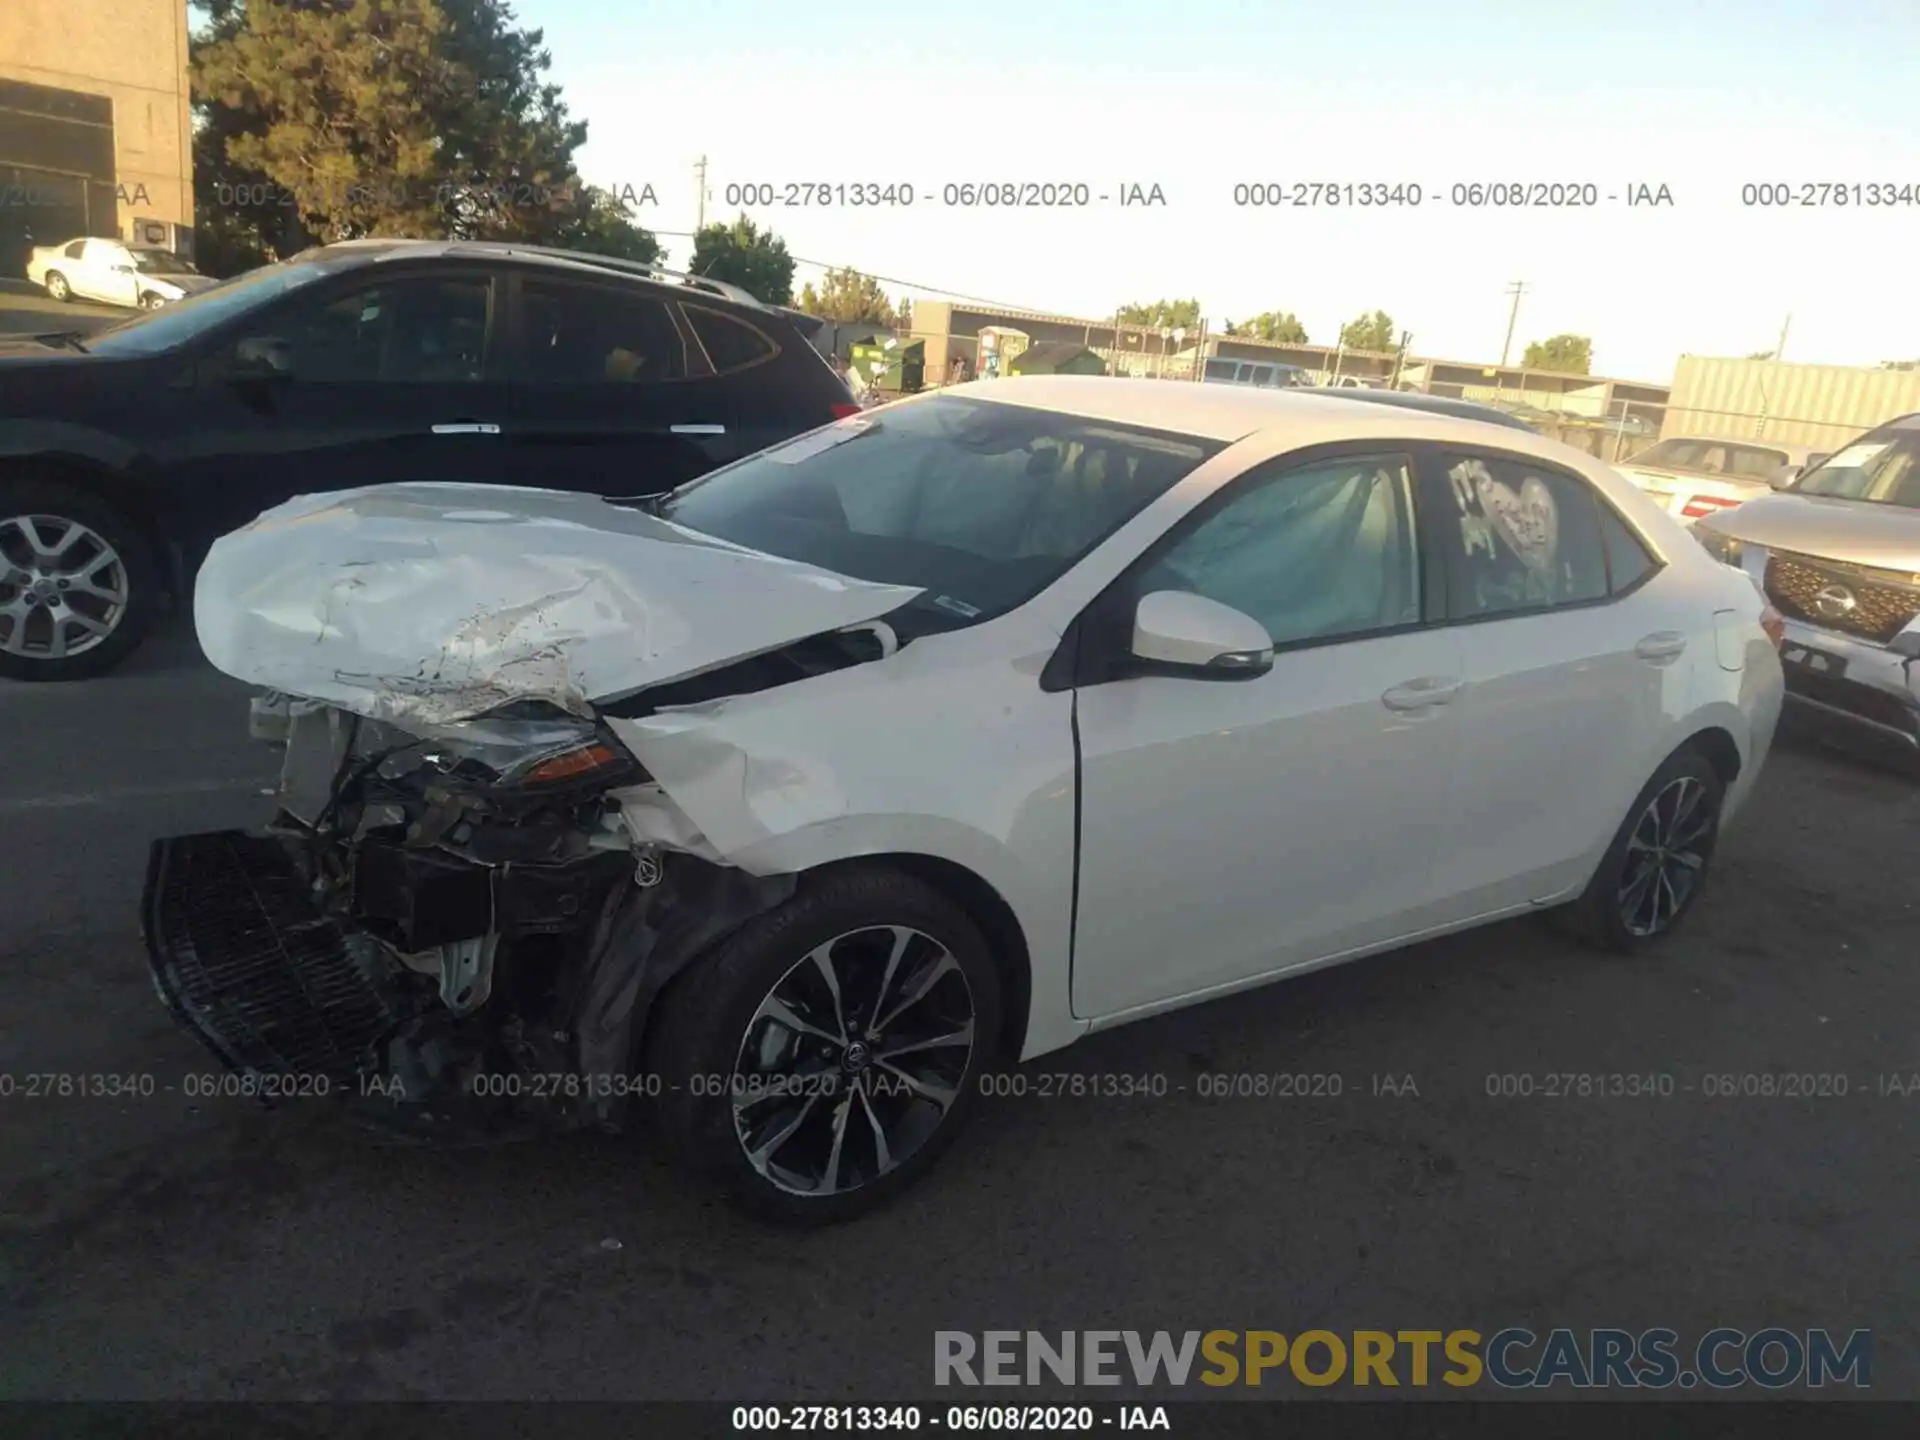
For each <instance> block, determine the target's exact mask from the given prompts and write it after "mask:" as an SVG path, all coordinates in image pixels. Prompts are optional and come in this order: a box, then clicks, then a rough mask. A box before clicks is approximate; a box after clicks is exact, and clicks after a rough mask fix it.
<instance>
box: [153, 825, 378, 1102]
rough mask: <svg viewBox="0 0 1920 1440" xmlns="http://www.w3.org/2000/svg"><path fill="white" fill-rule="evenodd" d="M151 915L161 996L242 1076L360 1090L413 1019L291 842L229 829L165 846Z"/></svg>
mask: <svg viewBox="0 0 1920 1440" xmlns="http://www.w3.org/2000/svg"><path fill="white" fill-rule="evenodd" d="M142 918H143V922H144V929H145V931H146V942H147V964H148V966H149V967H150V968H151V970H152V972H153V982H154V988H155V989H156V990H158V991H159V994H160V998H161V999H162V1000H163V1001H164V1002H165V1003H166V1005H167V1008H168V1009H169V1010H171V1011H172V1012H173V1014H174V1015H175V1017H176V1018H177V1019H178V1020H179V1021H180V1022H181V1023H182V1024H183V1025H185V1026H186V1027H187V1028H188V1029H189V1030H191V1031H192V1032H193V1033H194V1034H195V1035H197V1036H198V1037H199V1038H200V1040H201V1041H202V1042H203V1043H204V1044H205V1045H206V1046H207V1048H208V1049H210V1050H211V1051H212V1052H213V1053H214V1054H215V1055H216V1056H217V1057H219V1059H220V1061H221V1062H222V1063H223V1064H225V1065H227V1066H228V1067H230V1068H231V1069H233V1070H236V1071H239V1072H240V1073H242V1074H247V1075H256V1076H273V1077H299V1078H301V1079H303V1080H308V1079H311V1078H312V1077H317V1076H323V1075H324V1076H325V1077H327V1080H328V1081H329V1082H331V1084H332V1086H333V1087H334V1088H336V1089H337V1090H342V1091H344V1090H348V1089H349V1088H350V1087H352V1086H353V1085H354V1084H355V1083H356V1082H357V1081H358V1080H359V1079H360V1078H361V1077H363V1076H365V1075H367V1074H369V1073H372V1072H373V1071H374V1070H375V1068H376V1065H377V1061H376V1054H377V1051H378V1047H379V1045H380V1042H381V1041H382V1040H383V1039H384V1038H385V1037H386V1036H388V1035H389V1034H390V1033H391V1032H392V1031H393V1030H394V1029H395V1028H396V1027H397V1026H398V1025H399V1024H400V1023H401V1022H402V1019H403V1018H404V1017H403V1016H402V1015H401V1014H400V1013H399V1011H398V1010H397V1009H396V1006H395V1003H394V999H393V997H392V995H391V993H390V992H389V991H387V990H386V989H385V988H384V987H383V986H382V985H381V983H380V978H381V977H380V976H379V975H378V973H377V972H376V971H375V969H374V968H373V967H374V963H375V962H374V961H373V959H372V958H371V957H369V956H368V955H367V954H366V953H365V951H364V950H362V949H357V948H356V947H355V946H353V945H352V944H351V943H350V942H349V938H348V936H347V935H346V933H345V932H344V931H343V930H342V929H341V928H340V926H339V925H338V924H337V923H335V922H334V921H333V920H331V919H329V918H328V917H327V916H326V915H324V914H323V913H321V911H320V908H319V906H318V905H317V904H315V902H314V899H313V896H312V893H311V890H310V888H309V885H308V882H307V880H306V877H305V876H304V875H302V874H301V872H300V869H299V867H298V865H297V864H296V863H295V861H294V857H293V856H292V855H291V854H289V853H288V851H287V849H286V847H285V845H284V843H282V842H281V841H279V840H275V839H273V838H271V837H268V836H261V835H250V834H247V833H244V832H242V831H238V830H224V831H216V832H213V833H210V834H203V835H176V836H173V837H171V838H170V839H166V840H159V841H156V842H155V843H154V846H153V849H152V852H151V853H150V855H149V858H148V862H147V885H146V894H145V898H144V900H143V903H142Z"/></svg>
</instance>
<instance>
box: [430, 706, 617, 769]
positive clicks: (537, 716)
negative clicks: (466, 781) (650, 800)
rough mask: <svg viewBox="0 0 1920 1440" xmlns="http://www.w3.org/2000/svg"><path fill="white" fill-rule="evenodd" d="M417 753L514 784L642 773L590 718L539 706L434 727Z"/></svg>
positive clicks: (441, 763) (444, 765)
mask: <svg viewBox="0 0 1920 1440" xmlns="http://www.w3.org/2000/svg"><path fill="white" fill-rule="evenodd" d="M419 753H420V758H421V759H422V760H424V761H425V762H426V763H427V764H429V765H432V766H434V767H435V768H437V769H440V770H443V771H445V772H447V773H449V774H464V775H466V776H469V777H471V778H473V779H478V780H485V781H487V782H489V783H491V784H493V785H498V786H504V787H508V788H511V789H515V790H530V789H543V788H547V787H563V788H564V787H572V786H575V785H584V784H586V783H587V782H595V783H596V788H601V789H605V788H610V787H612V786H614V785H617V784H620V783H622V782H623V781H625V780H627V779H629V778H632V777H636V776H638V775H639V773H640V766H639V762H638V761H636V760H635V759H634V758H633V757H632V756H631V755H629V754H628V753H627V752H626V750H625V749H624V748H623V747H622V746H621V745H620V743H619V742H618V741H617V740H615V739H614V738H613V736H612V735H610V734H608V733H607V732H606V730H604V729H603V728H601V727H600V726H599V725H598V724H596V723H595V722H593V721H591V720H585V719H581V718H580V717H578V716H574V715H567V714H565V713H563V712H560V711H554V710H548V709H544V708H543V709H542V710H541V711H539V712H532V713H530V712H528V711H527V710H525V709H522V708H518V707H516V708H514V709H510V710H504V711H496V712H495V713H494V714H491V715H483V716H480V717H479V718H477V719H474V720H466V721H462V722H460V723H459V724H454V725H447V726H443V727H440V728H438V729H436V730H435V731H434V732H433V733H432V734H431V735H430V736H427V737H425V738H424V740H423V741H422V743H421V745H420V747H419Z"/></svg>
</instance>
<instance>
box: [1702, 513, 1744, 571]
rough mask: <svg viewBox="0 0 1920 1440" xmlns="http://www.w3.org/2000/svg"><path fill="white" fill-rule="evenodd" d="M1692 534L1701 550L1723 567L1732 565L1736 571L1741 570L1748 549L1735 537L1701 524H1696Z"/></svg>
mask: <svg viewBox="0 0 1920 1440" xmlns="http://www.w3.org/2000/svg"><path fill="white" fill-rule="evenodd" d="M1692 533H1693V538H1694V539H1696V540H1698V541H1699V542H1700V546H1701V548H1702V549H1703V550H1705V551H1706V552H1707V553H1708V554H1709V555H1711V556H1713V558H1714V559H1716V560H1718V561H1719V562H1720V563H1721V564H1722V565H1731V566H1733V568H1734V569H1736V570H1738V569H1740V568H1741V561H1742V559H1743V558H1744V556H1745V549H1746V547H1745V546H1743V545H1742V544H1741V543H1740V542H1739V541H1738V540H1736V539H1734V538H1733V536H1731V535H1726V534H1722V533H1721V532H1720V531H1718V530H1715V529H1714V528H1713V527H1712V526H1710V525H1705V524H1700V523H1695V524H1694V526H1693V528H1692Z"/></svg>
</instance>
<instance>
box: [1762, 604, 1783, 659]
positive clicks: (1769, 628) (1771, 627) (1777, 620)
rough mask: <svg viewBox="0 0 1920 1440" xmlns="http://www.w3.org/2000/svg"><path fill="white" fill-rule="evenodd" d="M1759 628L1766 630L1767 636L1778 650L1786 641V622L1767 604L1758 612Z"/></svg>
mask: <svg viewBox="0 0 1920 1440" xmlns="http://www.w3.org/2000/svg"><path fill="white" fill-rule="evenodd" d="M1760 628H1761V629H1762V630H1764V631H1766V632H1767V638H1768V639H1769V640H1771V641H1773V648H1774V649H1776V650H1778V649H1779V648H1780V647H1781V646H1782V645H1784V644H1786V643H1787V622H1786V619H1785V618H1784V617H1783V616H1782V615H1781V614H1780V612H1779V611H1778V610H1776V609H1774V608H1773V606H1771V605H1769V606H1767V607H1766V608H1765V609H1763V610H1762V611H1761V612H1760Z"/></svg>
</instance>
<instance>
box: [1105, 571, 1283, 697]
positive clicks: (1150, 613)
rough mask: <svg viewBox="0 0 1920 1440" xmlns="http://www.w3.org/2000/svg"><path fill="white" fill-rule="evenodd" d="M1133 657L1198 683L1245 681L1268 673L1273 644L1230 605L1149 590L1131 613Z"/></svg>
mask: <svg viewBox="0 0 1920 1440" xmlns="http://www.w3.org/2000/svg"><path fill="white" fill-rule="evenodd" d="M1133 657H1134V659H1136V660H1142V661H1145V662H1146V663H1147V664H1148V665H1150V666H1152V667H1153V668H1154V669H1156V670H1162V671H1174V672H1177V673H1179V674H1182V675H1189V676H1192V677H1193V678H1195V679H1200V680H1250V679H1252V678H1253V677H1255V676H1257V675H1264V674H1266V673H1267V672H1268V671H1269V670H1271V669H1272V668H1273V638H1272V637H1271V636H1270V635H1268V634H1267V629H1266V626H1264V625H1262V624H1261V623H1260V622H1259V621H1258V620H1256V619H1254V618H1253V617H1252V616H1251V615H1248V614H1246V613H1245V612H1243V611H1240V610H1235V609H1234V608H1233V607H1232V606H1231V605H1222V604H1221V603H1220V602H1219V601H1218V600H1209V599H1207V598H1206V597H1205V596H1204V595H1190V594H1188V593H1186V592H1185V591H1182V590H1155V591H1154V592H1153V593H1152V594H1150V595H1144V596H1142V597H1141V599H1140V604H1139V605H1138V606H1137V607H1136V608H1135V610H1134V614H1133Z"/></svg>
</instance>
